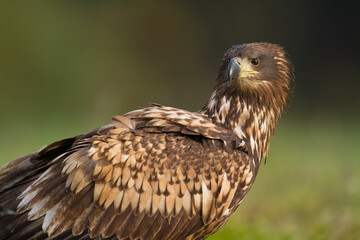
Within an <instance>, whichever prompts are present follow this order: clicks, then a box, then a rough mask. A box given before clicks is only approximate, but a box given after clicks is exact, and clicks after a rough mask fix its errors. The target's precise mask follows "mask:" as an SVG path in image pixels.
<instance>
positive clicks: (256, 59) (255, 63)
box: [250, 58, 260, 66]
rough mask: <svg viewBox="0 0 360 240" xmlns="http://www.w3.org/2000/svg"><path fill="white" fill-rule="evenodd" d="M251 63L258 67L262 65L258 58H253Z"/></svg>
mask: <svg viewBox="0 0 360 240" xmlns="http://www.w3.org/2000/svg"><path fill="white" fill-rule="evenodd" d="M250 62H251V64H252V65H255V66H257V65H259V64H260V59H258V58H252V59H251V60H250Z"/></svg>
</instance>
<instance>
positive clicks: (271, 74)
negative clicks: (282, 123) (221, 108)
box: [215, 43, 293, 109]
mask: <svg viewBox="0 0 360 240" xmlns="http://www.w3.org/2000/svg"><path fill="white" fill-rule="evenodd" d="M292 79H293V68H292V65H291V63H290V61H289V60H288V58H287V55H286V53H285V51H284V50H283V49H282V47H280V46H278V45H276V44H270V43H249V44H241V45H235V46H233V47H232V48H230V49H229V50H228V51H227V52H226V53H225V55H224V58H223V60H222V63H221V66H220V69H219V72H218V77H217V84H216V86H215V91H217V92H218V94H220V95H222V94H224V95H233V94H235V95H238V96H240V98H241V99H246V100H247V101H249V102H251V103H252V104H253V103H255V104H256V103H260V104H276V105H278V106H277V107H279V108H280V109H281V108H282V107H283V105H284V104H285V103H286V100H287V99H288V96H289V95H290V93H291V92H292V82H293V81H292ZM219 97H220V96H219Z"/></svg>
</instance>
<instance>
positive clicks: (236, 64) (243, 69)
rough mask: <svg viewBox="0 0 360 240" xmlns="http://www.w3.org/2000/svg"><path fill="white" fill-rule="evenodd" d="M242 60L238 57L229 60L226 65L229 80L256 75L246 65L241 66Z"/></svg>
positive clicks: (255, 72)
mask: <svg viewBox="0 0 360 240" xmlns="http://www.w3.org/2000/svg"><path fill="white" fill-rule="evenodd" d="M242 62H243V60H242V59H241V58H239V57H234V58H232V59H231V60H230V62H229V65H228V75H229V80H230V81H232V80H233V79H238V78H243V77H247V76H249V75H251V74H257V73H259V72H258V71H254V70H253V69H252V68H251V66H249V65H248V64H242Z"/></svg>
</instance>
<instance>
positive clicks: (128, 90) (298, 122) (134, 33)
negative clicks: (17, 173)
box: [0, 0, 360, 239]
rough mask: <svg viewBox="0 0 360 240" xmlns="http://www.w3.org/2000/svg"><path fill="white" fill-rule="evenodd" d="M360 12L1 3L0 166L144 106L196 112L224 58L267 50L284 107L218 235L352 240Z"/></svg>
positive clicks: (327, 6) (346, 4)
mask: <svg viewBox="0 0 360 240" xmlns="http://www.w3.org/2000/svg"><path fill="white" fill-rule="evenodd" d="M359 15H360V4H359V2H358V1H288V0H282V1H267V2H261V1H226V2H225V1H223V2H220V1H197V2H195V1H171V2H170V1H154V2H150V1H116V2H115V1H77V2H75V1H47V2H45V1H44V2H38V1H36V2H35V1H31V2H21V3H19V2H17V1H6V2H4V1H3V2H1V3H0V110H1V112H0V156H1V157H0V161H1V163H5V162H7V161H9V160H11V159H14V158H16V157H18V156H21V155H23V154H26V153H28V152H31V151H35V150H36V149H38V148H40V147H42V146H44V145H45V144H48V143H50V142H51V141H55V140H58V139H61V138H65V137H69V136H73V135H77V134H81V133H83V132H86V131H89V130H92V129H94V128H96V127H98V126H99V125H103V124H107V123H108V122H109V119H110V117H111V116H113V115H116V114H122V113H125V112H127V111H130V110H133V109H136V108H139V107H143V106H146V105H148V103H150V102H157V103H161V104H164V105H169V106H174V107H179V108H185V109H188V110H192V111H195V110H198V109H199V108H201V107H202V106H203V105H204V103H205V102H206V100H207V98H208V97H209V96H210V93H211V90H212V87H213V83H214V81H215V77H216V73H217V68H218V66H219V63H220V60H221V58H222V56H223V53H224V52H225V51H226V50H227V49H228V48H229V47H231V46H232V45H234V44H239V43H247V42H258V41H265V42H272V43H277V44H280V45H282V46H283V47H284V48H285V49H286V50H287V51H288V53H289V54H290V56H291V59H292V62H293V63H294V65H295V69H296V71H295V74H296V88H295V92H294V98H293V101H292V103H291V107H290V108H289V109H288V110H287V111H286V113H285V114H284V116H283V119H282V121H280V124H279V128H278V131H277V133H276V135H275V137H274V140H273V142H272V147H271V148H270V156H269V159H268V163H267V164H266V165H265V166H262V170H261V171H260V176H259V178H260V179H258V180H257V181H256V183H255V186H254V190H253V191H252V192H250V194H249V197H248V198H249V199H247V200H246V201H244V203H243V206H242V207H240V208H239V210H238V212H237V213H236V214H237V215H236V216H234V217H233V218H234V219H232V220H231V221H230V223H229V224H227V225H226V228H225V230H222V232H220V233H219V234H218V235H215V238H216V237H218V238H219V239H220V238H222V239H248V238H249V239H253V238H255V239H310V238H311V239H317V238H319V239H323V238H324V237H325V238H326V239H344V238H346V239H356V237H357V235H358V234H360V233H359V230H356V229H357V226H359V225H360V217H359V215H360V209H359V203H360V201H359V197H358V196H359V191H358V188H359V187H360V179H359V174H360V173H359V166H360V164H359V160H360V159H359V158H360V157H359V156H360V150H359V148H360V127H359V126H358V125H359V120H360V114H359V113H360V111H359V108H360V94H359V90H360V77H359V67H360V58H359V42H360V39H359V34H358V33H359V23H360V21H359ZM279 186H281V187H279ZM349 189H350V190H349ZM263 198H264V199H266V200H264V201H262V199H263ZM266 202H268V205H266ZM264 204H265V205H264ZM240 209H242V210H240ZM289 222H290V223H289ZM335 226H336V227H335Z"/></svg>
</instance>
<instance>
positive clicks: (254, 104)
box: [203, 91, 281, 165]
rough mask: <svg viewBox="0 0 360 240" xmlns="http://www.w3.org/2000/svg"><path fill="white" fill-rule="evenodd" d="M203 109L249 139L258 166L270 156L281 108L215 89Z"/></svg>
mask: <svg viewBox="0 0 360 240" xmlns="http://www.w3.org/2000/svg"><path fill="white" fill-rule="evenodd" d="M203 110H204V111H205V113H206V114H207V115H208V116H209V117H211V118H213V120H214V121H215V122H217V123H220V124H222V125H223V126H224V127H226V128H228V129H231V130H232V131H233V132H234V133H235V134H236V135H237V136H238V137H239V138H240V139H242V140H244V141H245V146H246V148H247V150H248V152H249V154H251V155H252V156H253V159H254V161H255V164H256V165H259V164H260V161H261V159H262V158H263V157H264V158H266V156H267V153H268V149H269V141H270V136H271V135H272V133H273V132H274V130H275V126H276V123H277V121H278V119H279V117H280V111H281V108H279V107H277V106H272V105H271V104H261V103H259V102H258V101H251V99H246V98H241V96H239V95H234V94H232V95H220V94H217V92H216V91H215V92H214V93H213V94H212V96H211V98H210V99H209V101H208V102H207V104H206V106H205V107H204V108H203Z"/></svg>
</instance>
